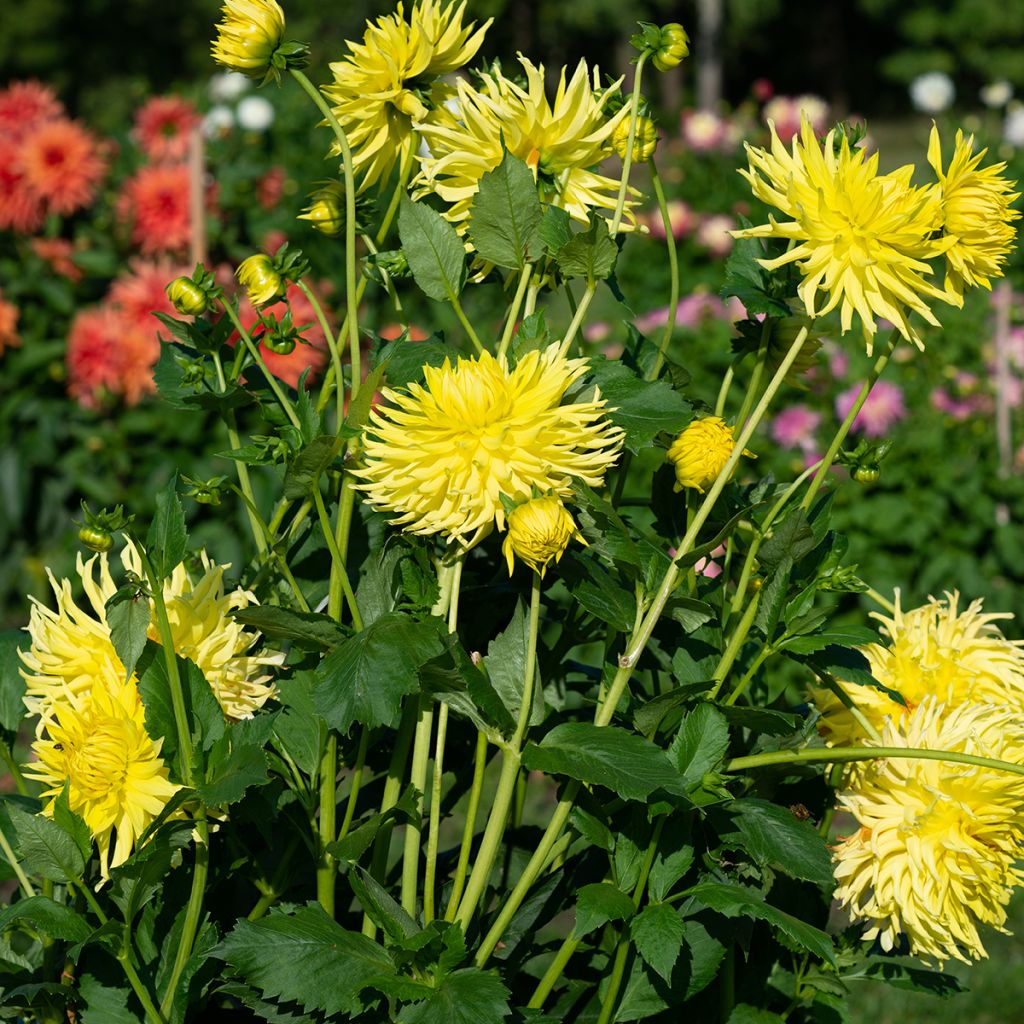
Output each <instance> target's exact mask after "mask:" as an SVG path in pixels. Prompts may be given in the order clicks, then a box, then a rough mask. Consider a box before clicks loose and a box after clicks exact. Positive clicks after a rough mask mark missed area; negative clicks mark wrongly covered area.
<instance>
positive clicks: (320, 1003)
mask: <svg viewBox="0 0 1024 1024" xmlns="http://www.w3.org/2000/svg"><path fill="white" fill-rule="evenodd" d="M214 956H217V957H219V958H220V959H222V960H226V961H227V962H228V963H229V964H231V966H232V967H233V968H234V969H235V971H236V972H237V973H238V974H239V975H240V976H241V977H242V978H243V979H244V980H245V981H246V982H247V983H248V984H249V985H252V986H253V987H254V988H256V989H258V990H259V991H260V992H261V993H262V994H263V995H264V997H268V998H271V999H286V1000H291V1001H293V1002H296V1003H298V1004H299V1005H300V1006H302V1007H303V1009H305V1010H306V1011H308V1012H312V1011H314V1010H322V1011H323V1012H324V1013H326V1014H327V1015H328V1016H333V1015H335V1014H355V1013H359V1012H360V1011H362V1010H363V1008H364V1007H365V1006H366V1005H367V1003H366V1001H365V1000H364V999H363V998H362V997H361V993H362V991H363V989H365V988H366V986H367V985H368V984H369V983H370V982H371V981H372V980H373V979H374V978H376V977H378V976H379V975H387V974H393V973H394V964H393V963H392V960H391V957H390V956H389V955H388V953H387V951H386V950H385V949H384V948H383V947H381V946H380V945H378V944H377V943H376V942H373V941H371V940H370V939H368V938H367V937H366V936H365V935H358V934H356V933H355V932H350V931H346V930H345V929H344V928H342V927H340V926H339V925H337V924H335V923H334V921H332V920H331V919H330V918H329V917H328V916H327V914H325V913H324V911H323V908H322V907H321V906H320V905H319V904H315V903H310V904H308V905H307V906H305V907H300V908H299V909H298V910H297V911H296V912H295V913H294V914H288V915H286V914H280V913H273V912H272V913H271V914H269V915H268V916H266V917H262V918H260V919H259V920H258V921H239V922H238V923H237V924H236V925H235V927H234V929H233V930H232V931H231V932H229V933H228V934H227V935H226V936H225V937H224V939H223V941H222V942H221V943H220V945H219V946H217V947H216V948H215V949H214Z"/></svg>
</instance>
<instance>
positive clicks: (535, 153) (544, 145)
mask: <svg viewBox="0 0 1024 1024" xmlns="http://www.w3.org/2000/svg"><path fill="white" fill-rule="evenodd" d="M519 62H520V63H521V64H522V66H523V70H524V72H525V73H526V88H525V89H524V88H522V87H520V86H519V85H517V84H516V83H515V82H513V81H512V80H511V79H509V78H506V77H505V76H504V75H503V74H502V73H501V70H500V69H499V68H497V67H495V68H493V69H492V70H491V71H490V72H487V73H485V74H483V75H481V76H480V88H474V87H473V86H471V85H470V84H469V83H468V82H466V81H464V80H461V79H460V81H459V83H458V98H457V101H456V102H457V109H458V113H457V115H456V116H455V117H451V116H448V117H442V118H438V119H436V121H435V122H434V123H426V124H423V125H422V126H421V131H422V133H423V136H424V138H425V139H426V141H427V145H428V146H429V149H430V153H429V155H427V156H424V157H422V158H421V160H420V166H421V171H420V174H419V176H418V177H417V178H416V181H415V185H416V186H417V197H421V196H423V195H426V194H428V193H430V192H435V193H437V195H439V196H440V197H441V198H442V199H443V200H444V201H445V202H446V203H448V204H449V208H448V210H447V211H446V213H445V216H446V217H447V218H448V219H449V220H450V221H452V222H453V223H454V224H456V226H461V225H462V224H463V223H464V222H465V220H466V219H467V217H468V216H469V208H470V206H471V205H472V202H473V197H474V196H475V195H476V192H477V189H478V188H479V185H480V179H481V178H482V177H483V176H484V175H485V174H486V173H487V172H488V171H492V170H494V168H495V167H497V166H498V164H500V163H501V161H502V157H503V155H504V152H503V150H502V144H503V143H504V146H505V148H506V149H507V150H508V151H509V152H510V153H512V155H513V156H517V157H519V158H520V159H521V160H523V161H525V162H526V164H527V165H528V166H529V167H530V169H531V170H532V171H533V174H534V176H535V178H536V179H537V188H538V191H539V193H540V196H541V198H542V199H543V200H544V201H545V202H547V203H551V204H552V205H554V206H559V207H561V208H562V209H564V210H566V211H567V212H568V213H569V214H570V215H571V216H572V217H573V218H574V219H576V220H579V221H583V222H586V221H587V220H588V219H589V216H590V211H591V210H592V209H595V208H600V209H606V210H611V209H614V208H615V203H616V199H617V196H618V189H619V182H618V180H617V179H616V178H609V177H605V176H603V175H601V174H598V173H597V172H596V171H595V170H594V168H595V167H596V166H597V165H598V164H600V163H601V161H602V160H604V159H605V158H606V157H608V156H611V155H612V153H613V152H614V150H613V148H612V136H613V134H614V132H615V129H616V127H617V126H618V125H619V123H620V122H621V121H622V120H623V119H625V118H628V117H629V109H628V107H623V108H622V109H621V110H619V111H618V113H616V114H614V115H612V116H611V117H608V116H607V115H606V114H605V111H604V108H605V105H606V104H607V102H608V100H609V99H610V98H611V97H612V96H613V95H614V94H615V93H616V92H618V89H619V85H620V83H621V81H622V80H621V79H619V81H617V82H614V83H613V84H611V85H610V86H608V87H607V88H602V87H601V84H600V76H599V72H598V69H597V68H594V70H593V76H592V78H591V74H590V72H589V71H588V69H587V65H586V62H585V61H580V63H579V64H578V65H577V67H576V71H575V72H574V73H573V76H572V78H571V79H570V80H569V81H568V83H567V82H566V78H565V69H564V68H563V69H562V73H561V76H560V78H559V82H558V89H557V90H556V92H555V97H554V100H553V101H551V102H549V101H548V97H547V93H546V90H545V84H544V68H543V66H539V67H538V66H535V65H534V64H532V63H531V62H530V61H529V60H527V59H526V58H525V57H523V56H520V57H519Z"/></svg>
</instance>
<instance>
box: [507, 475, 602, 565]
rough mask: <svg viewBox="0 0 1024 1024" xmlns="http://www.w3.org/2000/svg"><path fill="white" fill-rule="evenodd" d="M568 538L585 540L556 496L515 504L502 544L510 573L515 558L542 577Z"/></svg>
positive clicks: (563, 551)
mask: <svg viewBox="0 0 1024 1024" xmlns="http://www.w3.org/2000/svg"><path fill="white" fill-rule="evenodd" d="M571 540H578V541H579V542H580V543H581V544H586V543H587V542H586V541H585V540H584V539H583V537H582V535H581V534H580V532H579V530H578V529H577V527H576V523H575V521H574V520H573V518H572V515H571V514H570V513H569V511H568V509H566V507H565V506H564V505H563V504H562V502H561V501H560V500H559V499H558V498H556V497H553V496H551V495H548V496H546V497H543V498H534V499H533V500H532V501H527V502H525V503H524V504H522V505H518V506H517V507H516V508H514V509H513V510H512V511H511V512H510V513H509V515H508V533H507V534H506V535H505V540H504V543H503V544H502V546H501V551H502V554H503V555H504V556H505V560H506V561H507V562H508V573H509V575H510V576H511V575H512V571H513V569H514V568H515V559H516V558H517V557H518V558H519V559H520V560H521V561H523V562H525V563H526V564H527V565H528V566H529V567H530V568H531V569H533V571H534V572H538V573H540V575H541V578H542V579H543V577H544V573H546V572H547V568H548V565H549V564H550V563H551V562H552V561H554V562H556V563H557V562H558V561H559V560H560V559H561V557H562V555H563V554H564V553H565V549H566V548H567V547H568V546H569V541H571Z"/></svg>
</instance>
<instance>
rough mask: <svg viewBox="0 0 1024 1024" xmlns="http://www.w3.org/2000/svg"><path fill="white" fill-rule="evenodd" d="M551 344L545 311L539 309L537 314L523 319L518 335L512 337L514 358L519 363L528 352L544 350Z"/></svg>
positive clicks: (517, 331)
mask: <svg viewBox="0 0 1024 1024" xmlns="http://www.w3.org/2000/svg"><path fill="white" fill-rule="evenodd" d="M550 342H551V332H550V331H548V325H547V320H546V319H545V318H544V310H543V309H538V310H537V311H536V312H535V313H531V314H530V315H529V316H525V317H523V322H522V323H521V324H520V325H519V327H518V329H517V330H516V333H515V334H514V335H513V337H512V356H513V358H514V359H515V360H516V362H518V361H519V360H520V359H522V358H523V356H525V355H526V353H527V352H533V351H534V350H535V349H540V350H543V349H545V348H547V347H548V345H549V344H550Z"/></svg>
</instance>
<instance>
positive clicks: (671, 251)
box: [645, 156, 679, 380]
mask: <svg viewBox="0 0 1024 1024" xmlns="http://www.w3.org/2000/svg"><path fill="white" fill-rule="evenodd" d="M648 166H649V167H650V170H651V183H652V184H653V185H654V195H655V196H656V197H657V200H658V211H659V212H660V213H661V223H662V224H663V225H664V226H665V245H666V246H667V247H668V269H669V274H670V275H671V278H670V283H669V296H668V321H667V322H666V324H665V330H664V332H663V334H662V336H661V344H660V345H659V346H658V357H657V358H656V359H655V360H654V364H653V366H652V367H651V370H650V372H649V373H647V374H646V375H645V376H646V378H647V379H648V380H657V379H658V374H660V373H661V368H662V366H664V365H665V355H666V353H667V352H668V346H669V344H670V342H671V341H672V335H673V333H674V332H675V329H676V315H677V314H678V312H679V258H678V256H677V255H676V236H675V235H674V234H673V233H672V218H671V217H670V216H669V212H668V203H667V202H666V201H665V189H664V188H663V187H662V185H661V178H660V177H659V175H658V165H657V164H656V163H655V162H654V157H653V156H652V157H651V159H650V160H649V161H648Z"/></svg>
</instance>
